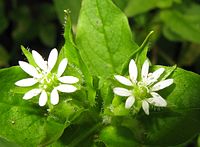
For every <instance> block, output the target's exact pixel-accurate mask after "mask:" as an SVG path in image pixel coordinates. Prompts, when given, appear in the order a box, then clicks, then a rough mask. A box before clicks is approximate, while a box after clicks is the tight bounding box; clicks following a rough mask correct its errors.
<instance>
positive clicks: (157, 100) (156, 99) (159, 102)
mask: <svg viewBox="0 0 200 147" xmlns="http://www.w3.org/2000/svg"><path fill="white" fill-rule="evenodd" d="M151 95H152V96H153V98H149V99H147V101H148V102H149V103H150V104H152V105H154V106H158V107H166V106H167V102H166V100H165V99H163V98H162V97H161V96H160V95H159V94H158V93H156V92H151Z"/></svg>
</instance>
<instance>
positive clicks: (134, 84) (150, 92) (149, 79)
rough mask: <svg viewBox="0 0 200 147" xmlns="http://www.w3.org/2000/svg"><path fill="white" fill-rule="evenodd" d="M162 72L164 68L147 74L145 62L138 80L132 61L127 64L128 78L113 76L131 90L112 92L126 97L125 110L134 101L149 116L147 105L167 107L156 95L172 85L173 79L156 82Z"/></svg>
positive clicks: (163, 100) (120, 89)
mask: <svg viewBox="0 0 200 147" xmlns="http://www.w3.org/2000/svg"><path fill="white" fill-rule="evenodd" d="M164 71H165V69H164V68H159V69H158V70H156V71H154V72H153V73H149V62H148V60H146V61H145V62H144V64H143V66H142V70H141V78H139V77H138V69H137V66H136V63H135V61H134V60H133V59H132V60H131V61H130V63H129V78H126V77H124V76H120V75H115V79H116V80H117V81H119V82H120V83H121V84H123V85H125V86H128V87H131V88H130V89H129V88H122V87H115V88H114V89H113V92H114V93H115V94H116V95H119V96H124V97H128V98H127V99H126V102H125V108H127V109H129V108H131V107H132V106H133V105H134V103H135V101H136V100H137V101H142V108H143V110H144V112H145V113H146V114H147V115H149V104H151V105H154V106H158V107H166V106H167V102H166V100H165V99H163V98H162V97H161V96H160V95H159V94H158V93H156V92H157V91H159V90H161V89H164V88H166V87H168V86H170V85H171V84H172V83H173V79H167V80H163V81H159V82H158V79H159V77H160V76H161V75H162V74H163V72H164Z"/></svg>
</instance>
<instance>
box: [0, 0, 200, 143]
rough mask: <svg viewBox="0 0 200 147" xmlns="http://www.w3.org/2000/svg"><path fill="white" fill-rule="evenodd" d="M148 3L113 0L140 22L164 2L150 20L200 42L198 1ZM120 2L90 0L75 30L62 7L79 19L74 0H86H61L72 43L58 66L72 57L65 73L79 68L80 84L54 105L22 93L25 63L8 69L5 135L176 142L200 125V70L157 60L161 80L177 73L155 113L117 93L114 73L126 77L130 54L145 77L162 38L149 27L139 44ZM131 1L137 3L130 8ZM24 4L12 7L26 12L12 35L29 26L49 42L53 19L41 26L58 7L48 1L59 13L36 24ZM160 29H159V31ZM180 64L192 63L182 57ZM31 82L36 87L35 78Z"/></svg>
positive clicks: (28, 139) (0, 102)
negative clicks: (41, 104) (127, 102)
mask: <svg viewBox="0 0 200 147" xmlns="http://www.w3.org/2000/svg"><path fill="white" fill-rule="evenodd" d="M141 2H142V1H139V0H136V1H129V2H128V0H127V1H124V2H122V1H118V0H114V3H116V4H118V5H119V6H120V8H121V9H122V10H123V9H125V12H126V13H127V14H128V16H134V17H135V18H136V19H135V20H136V26H137V23H140V24H143V25H144V24H145V23H146V22H147V21H148V20H147V16H148V15H147V16H145V14H141V13H145V12H148V11H150V10H154V9H157V8H159V9H160V10H159V11H158V13H159V14H156V15H155V16H152V17H153V18H154V20H153V21H150V24H154V23H161V22H163V26H164V27H163V28H162V27H160V26H159V25H158V26H159V27H158V28H159V29H161V30H162V29H163V30H162V31H163V32H165V33H166V34H167V35H166V36H168V37H169V38H170V37H171V39H172V40H175V39H177V40H182V39H184V40H187V41H191V42H193V43H195V44H189V46H190V45H191V46H190V49H191V50H192V51H194V48H196V46H197V48H198V43H199V34H198V31H199V30H198V29H199V28H198V24H199V16H198V15H197V14H198V11H199V6H196V5H195V4H192V5H190V7H191V8H193V9H192V10H189V9H186V8H187V7H186V6H185V4H184V6H180V4H181V3H184V2H183V1H181V0H165V1H152V2H149V1H148V2H149V3H148V2H147V1H143V3H141ZM153 2H154V3H153ZM114 3H113V2H112V1H111V0H83V1H82V8H81V11H80V18H79V20H78V25H77V30H76V33H75V35H74V34H73V32H72V23H71V19H70V16H69V12H68V11H65V13H63V10H64V9H66V8H68V6H67V5H69V8H71V9H72V10H71V11H72V13H73V11H74V12H75V15H74V16H73V22H75V20H76V18H77V15H76V12H77V13H78V10H79V7H75V6H74V4H79V1H75V2H74V1H73V2H72V1H62V0H59V1H54V4H55V7H56V10H57V13H58V15H59V17H60V19H61V18H63V16H65V19H64V21H65V22H64V39H65V42H64V45H63V46H62V48H61V50H60V53H59V58H58V62H57V63H56V65H55V67H56V68H57V67H58V63H59V62H60V61H61V60H62V59H63V58H67V59H68V61H69V63H68V67H67V71H66V72H65V73H64V75H67V73H73V74H72V75H74V76H76V77H78V78H79V82H80V84H79V85H78V86H79V87H78V91H76V92H75V93H73V94H70V95H67V94H62V95H61V96H60V102H59V104H57V105H55V106H52V107H50V108H49V107H48V106H44V107H39V106H38V103H37V101H38V97H34V98H33V99H31V100H23V99H22V97H23V94H24V93H25V92H26V91H27V89H26V88H21V87H20V88H19V87H16V86H15V82H16V81H18V80H20V79H23V78H26V77H27V74H25V73H24V72H23V70H22V69H20V68H19V67H10V68H5V69H1V70H0V77H1V78H0V87H1V88H0V97H1V99H0V120H1V121H0V130H1V131H0V137H1V138H3V139H6V140H8V141H11V142H14V143H16V144H18V145H19V146H25V147H26V146H27V147H28V146H49V147H64V146H83V147H84V146H85V147H88V146H94V147H95V146H109V147H115V146H127V147H129V146H130V147H132V146H136V147H137V146H163V145H165V146H175V145H179V144H182V143H184V142H186V141H187V140H189V139H191V138H192V137H194V136H195V135H196V134H198V133H199V132H200V126H199V124H200V118H199V115H200V111H199V110H200V109H199V106H200V91H199V87H200V75H198V74H195V73H193V72H189V71H186V70H183V69H181V68H176V66H172V67H166V66H158V65H154V66H152V67H151V69H150V72H153V71H155V70H156V69H158V68H161V67H162V68H165V72H164V74H163V75H162V76H161V77H160V79H159V80H164V79H167V78H172V79H173V80H174V83H173V85H171V86H170V87H168V88H166V89H164V90H161V91H159V94H160V95H161V96H162V97H163V98H164V99H166V101H167V107H161V108H160V107H153V106H151V107H150V115H146V114H145V113H144V112H143V111H140V110H137V111H138V112H137V113H132V111H131V110H130V109H126V108H125V106H124V98H122V97H119V96H116V95H114V93H113V87H116V86H117V85H119V83H117V82H116V81H115V80H114V78H113V76H114V75H116V74H120V75H123V76H127V75H128V74H127V73H128V63H129V62H130V60H131V59H134V60H135V61H136V64H137V66H138V71H139V76H141V75H140V73H141V67H142V65H143V63H144V61H145V60H146V59H147V52H148V50H149V46H150V42H153V43H155V42H156V39H157V38H153V39H152V32H150V33H149V35H147V37H146V39H145V40H144V42H143V43H142V44H141V45H140V46H138V45H137V44H136V43H135V42H134V41H133V38H132V32H131V29H130V26H129V24H128V20H127V17H126V16H125V15H124V14H123V12H122V11H121V10H120V9H119V8H118V7H117V6H115V5H114ZM64 4H67V5H64ZM78 6H79V5H78ZM132 6H134V7H135V8H136V9H130V7H132ZM141 6H142V7H141ZM18 9H19V11H18V13H16V14H13V15H15V16H16V17H19V19H16V22H18V23H17V26H16V31H14V33H13V37H14V38H15V37H16V38H15V39H16V40H17V39H19V40H20V39H23V35H27V34H26V33H27V32H28V33H32V34H31V35H30V36H27V37H30V38H32V37H33V38H34V37H35V35H36V34H37V33H38V30H39V32H40V33H39V36H40V39H41V40H42V41H43V42H44V43H45V44H47V45H49V46H53V45H54V44H55V42H54V39H55V38H54V37H55V27H54V25H53V24H52V25H48V26H47V27H46V28H45V29H43V27H41V26H42V25H44V24H45V23H46V21H51V20H52V18H53V17H54V10H53V8H52V6H50V5H41V6H40V8H38V9H40V10H41V11H42V12H43V13H44V14H49V15H50V14H52V15H50V16H48V17H47V18H46V20H42V18H40V17H38V20H39V23H38V24H37V25H36V27H35V28H32V27H31V28H30V26H31V25H32V20H31V19H30V18H29V17H30V16H31V13H30V12H29V10H28V9H27V8H26V7H23V6H21V7H19V8H18ZM163 9H164V10H163ZM170 9H173V10H171V11H170ZM61 11H62V12H61ZM62 13H63V14H62ZM16 17H15V18H16ZM188 20H189V21H188ZM61 21H62V20H61ZM62 22H63V21H62ZM177 22H179V23H177ZM189 22H191V23H189ZM22 26H23V27H22ZM134 29H135V30H136V28H134ZM161 30H159V33H160V34H161V33H162V31H161ZM156 32H158V30H156ZM134 33H137V31H135V32H134ZM143 33H144V32H143ZM160 34H157V35H158V36H159V35H160ZM20 36H21V37H20ZM36 36H37V35H36ZM49 36H50V37H49ZM52 36H53V37H52ZM141 36H142V35H141ZM158 36H156V37H158ZM191 36H192V37H191ZM136 37H137V35H136ZM30 38H28V39H30ZM74 39H75V41H74ZM151 39H152V40H151ZM193 45H196V46H193ZM21 49H22V52H23V53H24V55H25V56H26V58H27V60H28V62H29V63H30V64H32V65H33V66H35V65H36V64H35V61H34V60H33V57H32V54H31V53H30V52H29V50H27V49H25V48H24V47H23V46H21ZM194 52H195V53H196V51H194ZM197 52H198V51H197ZM186 53H187V51H186ZM189 53H191V52H189ZM189 53H188V54H189ZM184 55H185V52H184V53H183V57H185V59H186V60H187V59H188V57H187V56H184ZM188 56H192V55H191V54H189V55H188ZM196 58H197V57H196ZM0 59H1V58H0ZM190 62H194V61H190ZM180 64H186V63H184V62H183V61H181V60H180ZM53 70H55V69H53ZM70 75H71V74H70ZM31 88H34V85H33V86H32V87H31ZM138 105H139V104H138ZM1 142H2V143H1ZM1 142H0V145H1V144H3V145H4V144H7V143H6V141H4V140H2V141H1ZM6 146H9V144H8V145H6Z"/></svg>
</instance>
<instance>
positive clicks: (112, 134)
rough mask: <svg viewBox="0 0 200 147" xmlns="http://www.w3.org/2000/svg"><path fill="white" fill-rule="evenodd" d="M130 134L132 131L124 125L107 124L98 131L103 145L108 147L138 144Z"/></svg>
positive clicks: (128, 146) (129, 146) (130, 146)
mask: <svg viewBox="0 0 200 147" xmlns="http://www.w3.org/2000/svg"><path fill="white" fill-rule="evenodd" d="M132 136H133V134H132V132H131V131H130V130H128V129H127V128H125V127H114V126H108V127H105V128H104V129H103V130H102V131H101V132H100V136H99V140H101V141H103V142H104V143H105V145H106V146H109V147H117V146H126V147H133V146H139V144H138V143H136V142H135V141H134V140H133V138H132Z"/></svg>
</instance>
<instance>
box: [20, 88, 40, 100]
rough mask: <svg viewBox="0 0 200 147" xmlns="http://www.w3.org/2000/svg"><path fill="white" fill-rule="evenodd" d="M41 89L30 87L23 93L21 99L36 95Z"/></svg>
mask: <svg viewBox="0 0 200 147" xmlns="http://www.w3.org/2000/svg"><path fill="white" fill-rule="evenodd" d="M41 91H42V90H41V89H32V90H29V91H28V92H27V93H25V94H24V96H23V99H25V100H28V99H31V98H32V97H34V96H37V95H38V94H40V93H41Z"/></svg>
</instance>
